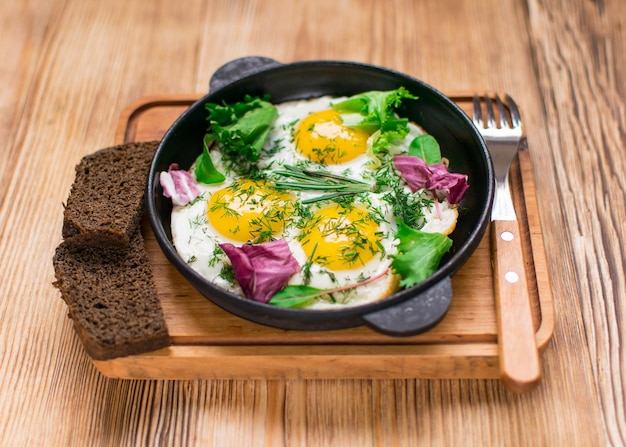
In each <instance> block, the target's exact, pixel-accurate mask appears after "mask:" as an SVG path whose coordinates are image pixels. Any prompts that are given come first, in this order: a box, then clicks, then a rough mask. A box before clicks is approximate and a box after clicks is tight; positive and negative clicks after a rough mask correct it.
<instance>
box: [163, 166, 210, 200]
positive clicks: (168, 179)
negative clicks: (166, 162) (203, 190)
mask: <svg viewBox="0 0 626 447" xmlns="http://www.w3.org/2000/svg"><path fill="white" fill-rule="evenodd" d="M159 182H160V183H161V187H162V188H163V195H164V196H165V197H169V198H170V199H172V203H173V204H174V205H179V206H183V205H187V204H188V203H189V202H191V201H192V200H193V199H195V198H196V197H198V195H199V194H200V189H198V185H196V182H195V180H194V179H193V177H192V176H191V174H189V172H187V171H185V170H182V169H178V165H177V164H172V165H171V166H170V168H169V170H168V171H167V172H165V171H163V172H161V174H159Z"/></svg>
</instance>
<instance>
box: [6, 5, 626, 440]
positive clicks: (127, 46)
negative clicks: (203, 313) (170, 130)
mask: <svg viewBox="0 0 626 447" xmlns="http://www.w3.org/2000/svg"><path fill="white" fill-rule="evenodd" d="M625 21H626V3H624V2H622V1H621V0H595V1H591V0H574V1H568V0H526V1H524V0H481V1H476V2H469V1H468V2H457V1H453V0H424V1H411V0H404V1H403V0H387V1H375V0H361V1H359V0H316V1H307V2H305V1H290V2H287V1H285V2H280V1H270V0H256V1H252V0H250V1H243V0H240V1H234V0H231V1H226V0H224V1H200V0H190V1H166V0H154V1H152V0H151V1H148V0H107V1H97V0H94V1H82V0H31V1H14V2H4V3H3V6H2V8H1V9H0V29H1V30H2V32H1V33H0V36H1V37H0V61H2V68H1V69H0V86H1V88H0V138H1V140H2V141H3V146H2V149H1V151H2V154H3V160H4V161H3V163H1V164H0V191H1V193H0V241H1V249H0V262H1V266H2V268H1V269H0V347H1V355H2V358H1V360H0V396H2V397H1V398H0V429H1V430H0V445H29V446H30V445H63V446H69V445H72V446H73V445H76V446H84V445H97V446H99V445H112V446H113V445H114V446H118V445H138V444H140V445H233V446H234V445H268V446H280V445H287V446H300V445H332V446H342V445H359V446H370V445H383V446H390V445H399V446H405V445H441V446H450V445H464V446H470V445H471V446H474V445H475V446H489V445H524V446H552V445H555V446H556V445H568V446H591V445H615V446H619V445H623V444H625V443H626V403H625V397H624V394H625V393H624V391H625V390H624V387H625V386H626V385H625V383H626V368H625V366H626V365H625V363H626V362H625V358H626V356H625V354H626V347H625V346H624V345H623V344H622V341H623V339H624V335H625V333H626V326H625V325H624V320H625V317H626V315H624V313H625V312H626V306H625V298H626V290H625V289H626V281H625V273H624V262H625V261H626V255H625V250H624V245H623V244H624V241H626V234H625V233H626V224H625V222H626V198H625V197H624V193H625V191H626V183H625V179H626V175H624V173H623V171H624V166H626V150H624V147H625V146H626V141H625V139H626V128H625V121H626V102H625V100H624V98H625V95H626V89H625V88H624V79H625V76H626V64H625V62H624V54H626V26H625V25H626V24H625ZM247 55H262V56H268V57H272V58H274V59H276V60H279V61H282V62H291V61H298V60H310V59H342V60H352V61H359V62H367V63H373V64H377V65H382V66H385V67H388V68H392V69H395V70H399V71H402V72H405V73H408V74H410V75H412V76H415V77H418V78H420V79H422V80H424V81H426V82H428V83H430V84H432V85H433V86H435V87H436V88H438V89H440V90H445V91H450V90H474V89H477V90H485V89H488V90H496V91H506V92H508V93H510V94H511V95H512V96H513V97H514V98H515V99H516V100H517V102H518V103H519V105H520V107H521V108H522V109H523V110H524V112H525V113H524V123H525V126H526V131H527V133H528V140H529V146H530V147H531V148H532V152H531V158H532V163H533V172H534V174H535V176H536V186H537V195H538V198H539V213H540V218H541V225H542V228H543V231H544V236H545V250H546V256H547V259H548V263H549V274H550V278H551V285H552V294H553V299H554V310H555V318H556V320H555V329H554V334H553V337H552V339H551V341H550V343H549V344H548V346H547V348H546V350H545V352H544V353H543V355H542V374H543V375H542V379H541V382H540V384H539V386H538V387H537V388H536V389H534V390H533V391H531V392H529V393H525V394H514V393H512V392H510V391H509V390H507V389H506V388H505V387H504V386H503V385H502V383H501V382H500V381H499V380H476V379H473V380H469V379H464V380H432V379H431V380H425V379H419V380H415V379H411V380H285V381H280V380H254V381H247V380H194V381H162V380H148V381H135V380H114V379H108V378H106V377H104V376H102V375H101V374H100V373H99V372H98V371H97V370H96V368H95V367H94V366H93V364H92V362H91V361H90V359H89V358H88V357H87V355H86V354H85V352H84V351H83V348H82V345H81V344H80V342H79V341H78V338H77V336H76V334H75V332H74V329H73V327H72V325H71V322H70V320H69V319H68V318H67V317H66V314H67V309H66V306H65V303H64V302H63V301H62V300H61V298H60V295H59V293H58V291H57V290H56V289H54V288H53V287H52V285H51V283H52V282H53V280H54V274H53V269H52V263H51V258H52V254H53V251H54V248H55V247H56V245H57V244H58V243H59V242H60V240H61V222H62V213H63V202H64V201H65V200H66V198H67V194H68V192H69V188H70V185H71V183H72V181H73V178H74V166H75V164H76V163H77V162H78V161H79V159H80V158H81V157H82V156H83V155H85V154H88V153H91V152H93V151H95V150H96V149H99V148H101V147H105V146H109V145H111V144H112V142H113V138H114V133H115V127H116V124H117V121H118V119H119V116H120V113H121V111H122V110H123V109H124V108H125V107H126V106H127V105H128V104H129V103H131V102H133V101H135V100H136V99H138V98H140V97H143V96H146V95H157V94H179V93H195V94H203V93H204V92H205V91H206V89H207V83H208V80H209V78H210V75H211V73H212V72H213V71H214V70H215V69H217V68H218V67H219V66H220V65H222V64H223V63H225V62H227V61H229V60H232V59H234V58H236V57H240V56H247ZM207 367H210V365H207Z"/></svg>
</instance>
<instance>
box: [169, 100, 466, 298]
mask: <svg viewBox="0 0 626 447" xmlns="http://www.w3.org/2000/svg"><path fill="white" fill-rule="evenodd" d="M342 99H343V98H331V97H321V98H315V99H310V100H302V101H291V102H286V103H283V104H278V105H276V108H277V111H278V118H277V119H276V121H275V122H274V125H273V127H272V129H271V131H270V135H269V138H268V139H267V142H266V143H265V146H264V147H263V151H262V154H261V157H260V159H259V161H258V163H257V167H258V172H262V173H263V175H260V176H259V175H257V176H253V177H252V178H241V177H240V176H239V175H238V174H237V173H236V172H235V169H233V167H232V166H229V163H228V161H227V160H225V159H223V158H222V156H221V154H220V152H219V150H217V151H212V152H211V158H212V160H213V163H214V165H215V167H216V168H217V169H218V170H219V171H220V172H223V173H224V174H225V177H226V180H225V181H224V182H223V183H220V184H213V185H207V184H202V183H199V184H198V187H199V189H200V190H201V194H200V195H199V196H198V197H197V198H196V199H195V200H193V201H192V202H191V203H189V204H187V205H185V206H175V207H174V209H173V211H172V217H171V232H172V239H173V243H174V246H175V247H176V250H177V251H178V253H179V255H180V256H181V257H182V258H183V259H184V260H185V261H186V262H187V263H188V264H189V265H190V266H191V267H192V268H193V269H194V270H196V271H197V272H198V273H199V274H200V275H202V276H203V277H205V278H207V279H208V280H209V281H211V282H212V283H214V284H215V285H217V286H219V287H222V288H224V289H226V290H229V291H231V292H233V293H236V294H242V291H241V288H240V287H239V285H238V284H237V282H236V281H235V280H234V278H233V277H232V270H231V269H230V264H229V259H228V257H227V256H226V255H225V254H224V252H223V251H222V250H221V249H220V247H219V244H220V243H232V244H236V245H241V244H245V243H255V244H256V243H262V242H268V241H271V240H276V239H283V240H285V241H287V243H288V244H289V247H290V249H291V252H292V254H293V256H294V257H295V258H296V260H297V261H298V263H299V264H300V266H301V269H300V271H299V272H298V273H296V274H295V275H293V276H292V278H291V279H290V281H289V284H290V285H303V284H306V285H308V286H311V287H315V288H319V289H323V290H329V291H332V292H331V293H328V294H326V295H323V296H321V297H320V298H319V299H315V300H313V301H312V302H310V303H309V304H308V305H307V308H310V309H328V308H337V307H341V306H353V305H360V304H364V303H367V302H371V301H376V300H379V299H382V298H384V297H387V296H389V295H390V294H392V293H393V292H395V291H396V290H397V289H398V283H399V278H398V277H397V276H396V275H395V274H394V273H393V272H392V270H391V269H390V264H391V259H390V255H393V254H395V253H396V248H395V243H396V242H397V241H396V240H395V238H394V235H395V234H396V232H397V223H396V219H397V217H396V216H395V214H394V207H393V204H392V203H391V202H390V201H389V200H388V199H387V194H388V192H387V191H376V188H375V185H376V178H377V175H379V174H380V173H379V172H378V171H377V169H378V168H379V166H380V160H379V159H378V158H377V157H376V156H375V155H374V154H373V153H372V136H370V135H368V134H367V133H365V132H361V131H358V130H354V129H351V128H348V127H346V126H344V125H343V124H342V119H341V116H340V115H339V114H338V113H337V112H335V111H334V110H333V109H332V108H331V105H332V103H333V102H335V101H340V100H342ZM409 128H410V132H409V134H408V135H407V136H406V138H404V139H403V140H400V141H396V142H395V143H394V144H393V145H392V147H391V148H390V149H389V151H390V153H392V154H403V153H407V152H408V146H409V144H410V142H411V141H412V140H413V138H415V137H416V136H417V135H420V134H422V133H423V130H422V129H421V128H419V127H418V126H417V125H415V124H412V123H410V124H409ZM285 166H300V167H303V168H306V169H310V170H313V171H316V170H323V171H324V172H328V173H331V174H334V175H341V176H347V177H350V178H353V179H355V180H358V181H359V182H363V183H365V184H368V185H370V186H371V187H370V188H369V191H367V192H364V193H361V194H358V195H356V196H355V197H354V199H353V200H351V201H347V200H337V201H333V200H319V201H318V200H316V198H319V196H320V194H321V193H320V192H313V191H288V190H280V189H277V188H276V187H275V182H276V181H278V179H279V178H280V176H278V175H277V173H278V172H280V170H281V169H284V168H285ZM191 172H193V169H192V170H191ZM407 194H408V189H407ZM425 203H430V202H425ZM421 215H422V217H421V219H422V220H423V231H436V232H442V233H444V234H447V233H449V232H451V231H452V230H453V229H454V226H455V224H456V218H457V212H456V207H453V206H448V204H447V202H442V203H439V204H435V205H433V204H430V205H425V207H424V209H423V210H422V212H421ZM446 232H447V233H446ZM372 278H376V280H375V281H374V280H373V281H367V280H368V279H372ZM357 283H359V284H360V283H363V284H362V285H359V286H358V287H354V285H355V284H357Z"/></svg>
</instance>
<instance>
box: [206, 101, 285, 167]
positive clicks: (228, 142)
mask: <svg viewBox="0 0 626 447" xmlns="http://www.w3.org/2000/svg"><path fill="white" fill-rule="evenodd" d="M206 109H207V111H208V113H209V116H208V120H209V131H208V133H210V134H211V135H212V136H213V138H215V139H216V140H217V142H218V143H220V151H221V152H222V153H223V154H224V155H226V156H228V157H230V158H233V159H235V160H237V159H239V158H242V159H244V160H247V161H257V160H258V159H259V154H260V153H261V149H262V148H263V145H264V144H265V141H266V140H267V137H268V136H269V133H270V129H271V127H272V124H273V123H274V121H275V120H276V118H277V117H278V111H277V110H276V107H274V105H273V104H271V103H270V102H268V101H265V100H262V99H260V98H256V97H254V98H253V97H251V96H247V95H246V97H245V98H244V101H242V102H238V103H235V104H230V105H229V104H222V105H220V104H214V103H207V104H206Z"/></svg>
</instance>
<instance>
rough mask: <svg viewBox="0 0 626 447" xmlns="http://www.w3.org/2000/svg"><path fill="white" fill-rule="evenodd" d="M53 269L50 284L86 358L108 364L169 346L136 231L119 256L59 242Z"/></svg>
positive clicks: (154, 290) (142, 245)
mask: <svg viewBox="0 0 626 447" xmlns="http://www.w3.org/2000/svg"><path fill="white" fill-rule="evenodd" d="M53 265H54V270H55V276H56V279H57V280H56V282H55V283H54V285H55V286H56V287H57V288H58V289H59V290H60V291H61V297H62V298H63V300H64V301H65V302H66V303H67V306H68V309H69V316H70V318H71V319H72V320H73V323H74V327H75V329H76V332H77V334H78V336H79V338H80V340H81V341H82V343H83V346H84V348H85V350H86V351H87V354H89V356H90V357H91V358H93V359H95V360H108V359H112V358H117V357H123V356H127V355H133V354H139V353H143V352H148V351H154V350H156V349H160V348H163V347H165V346H168V345H169V344H170V338H169V335H168V331H167V326H166V323H165V318H164V316H163V311H162V308H161V304H160V302H159V299H158V296H157V290H156V286H155V284H154V280H153V277H152V270H151V267H150V262H149V260H148V255H147V253H146V250H145V247H144V241H143V237H142V236H141V230H137V231H136V232H135V233H134V234H133V235H132V237H131V239H130V249H129V250H128V251H126V252H123V253H122V252H119V251H115V250H103V249H101V248H98V247H77V246H76V245H75V244H69V243H67V242H63V243H61V244H60V245H59V246H58V247H57V249H56V252H55V254H54V257H53Z"/></svg>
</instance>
